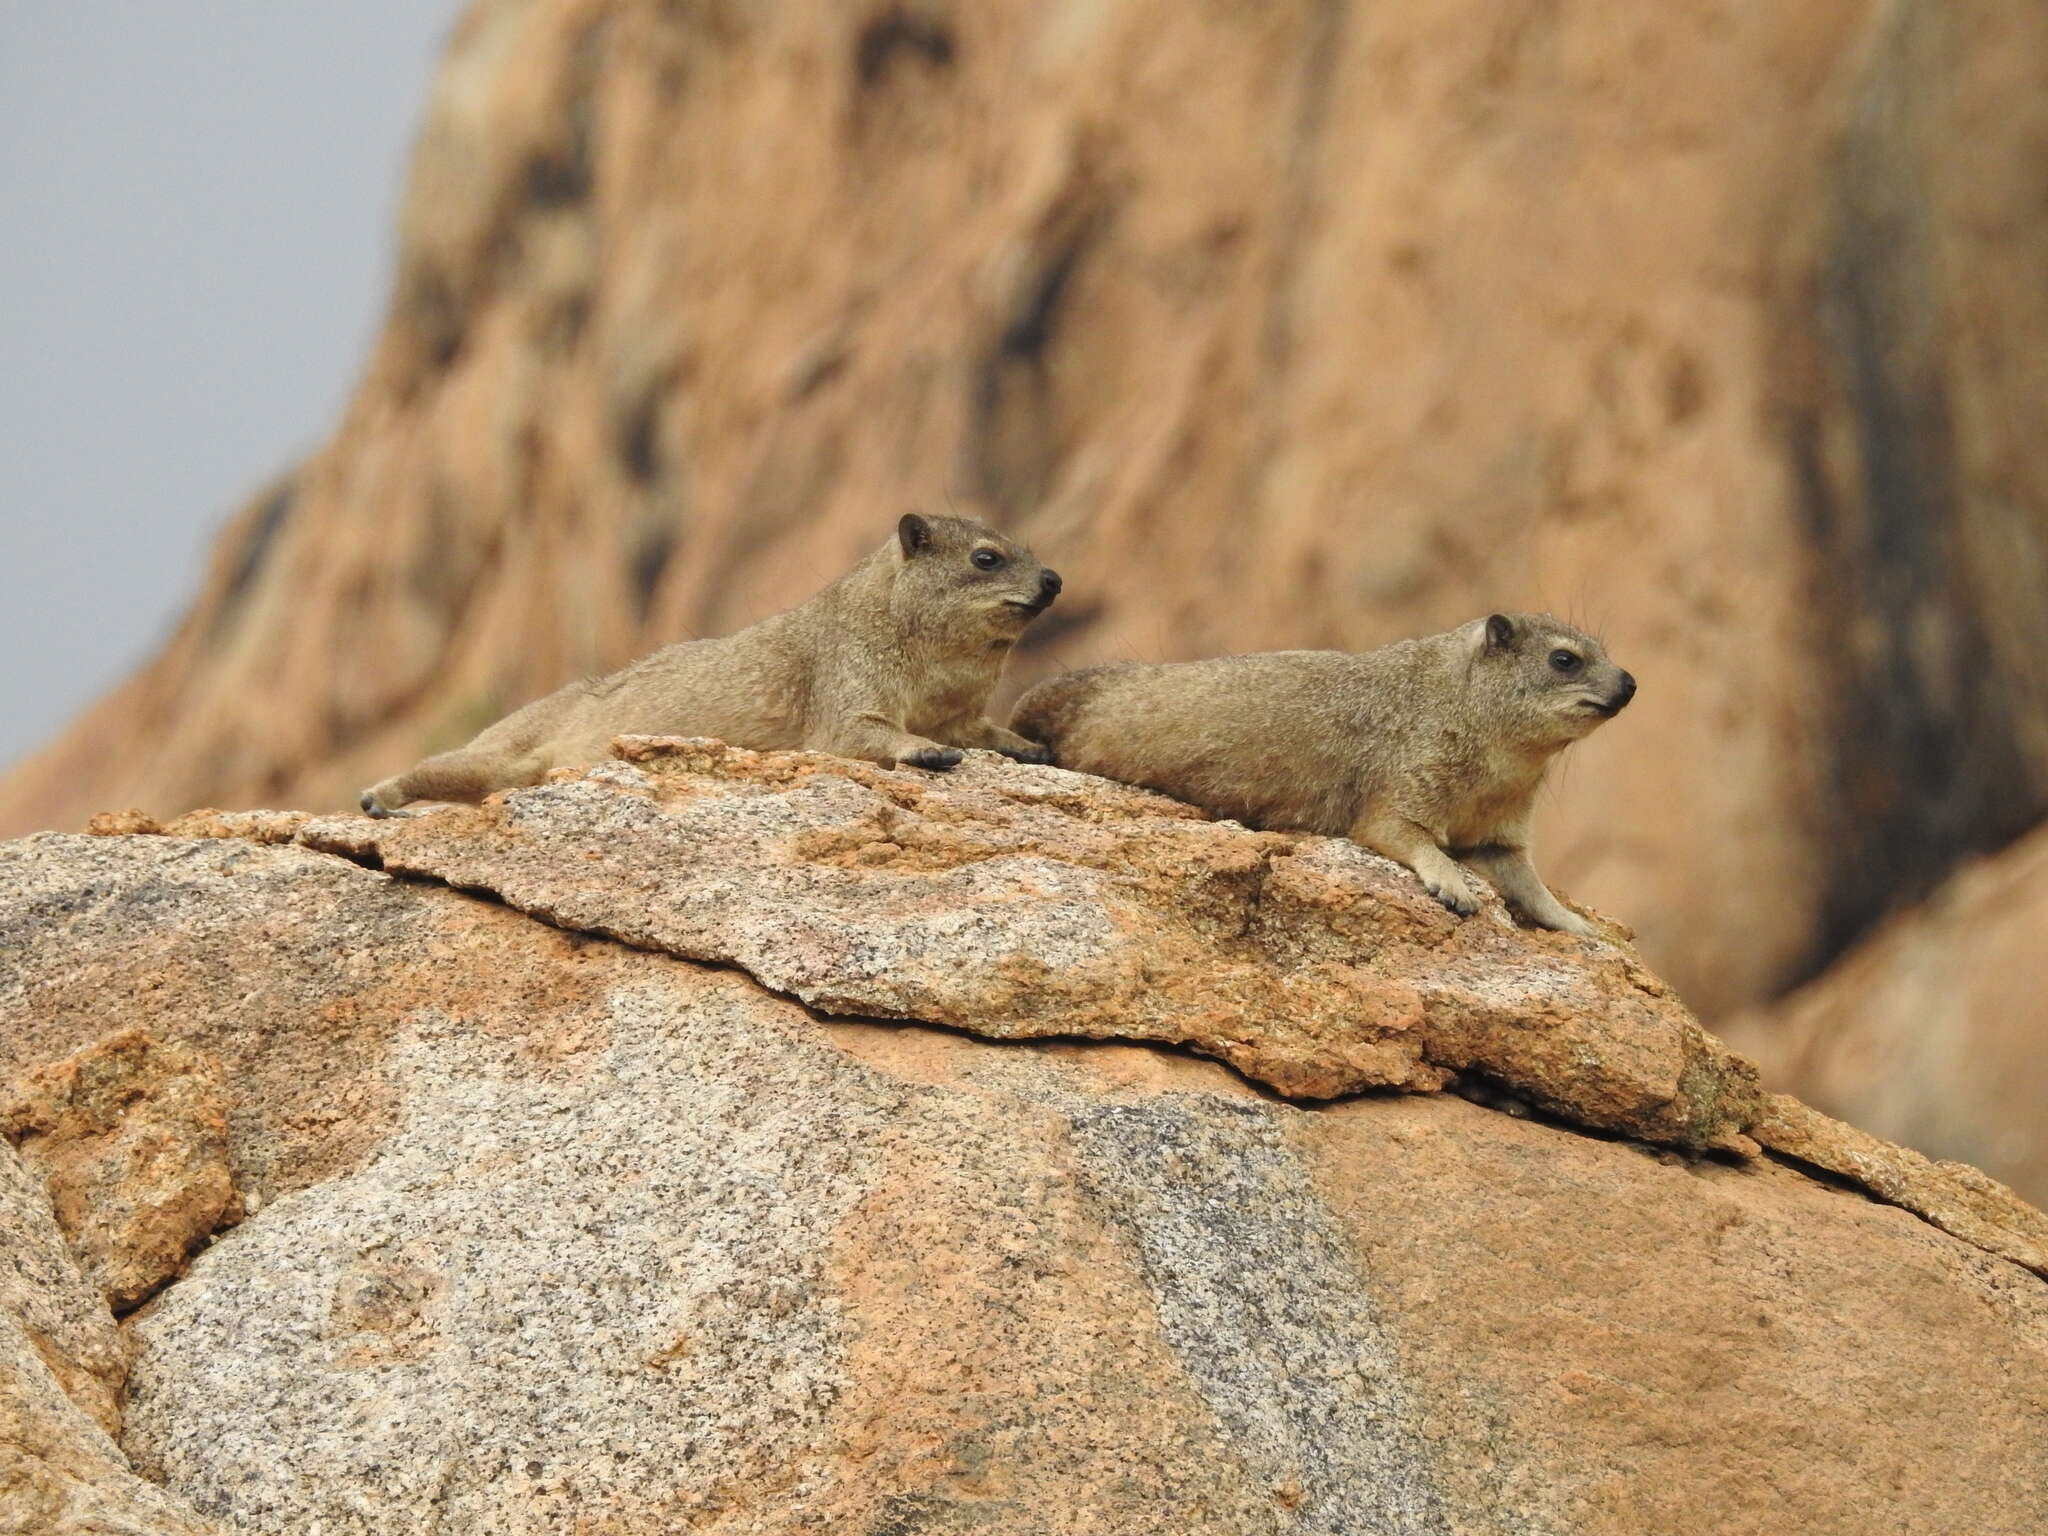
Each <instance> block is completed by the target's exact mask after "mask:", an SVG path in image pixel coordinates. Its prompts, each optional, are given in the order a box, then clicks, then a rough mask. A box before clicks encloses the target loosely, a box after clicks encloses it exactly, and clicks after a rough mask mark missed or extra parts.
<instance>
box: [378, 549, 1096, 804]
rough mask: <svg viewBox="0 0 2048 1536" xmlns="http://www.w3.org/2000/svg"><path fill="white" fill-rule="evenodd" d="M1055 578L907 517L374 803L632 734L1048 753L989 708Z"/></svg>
mask: <svg viewBox="0 0 2048 1536" xmlns="http://www.w3.org/2000/svg"><path fill="white" fill-rule="evenodd" d="M977 556H979V557H980V559H981V560H983V561H984V562H987V561H989V560H990V559H991V558H992V557H993V558H994V560H995V561H996V562H997V563H996V568H995V569H993V570H989V569H983V568H982V567H981V566H978V565H977V564H976V563H975V561H976V558H977ZM1059 587H1060V579H1059V576H1058V575H1057V574H1056V573H1055V572H1052V571H1049V570H1046V569H1045V568H1044V567H1042V566H1041V565H1040V564H1039V563H1038V559H1037V557H1036V556H1034V555H1033V554H1032V553H1031V551H1030V550H1028V549H1026V548H1024V547H1023V546H1022V545H1020V544H1014V543H1012V542H1010V541H1009V540H1008V539H1005V538H1004V537H1002V535H1000V534H998V533H995V532H993V531H992V530H990V529H988V528H985V527H983V526H982V525H981V524H979V523H975V522H970V521H968V520H966V519H964V518H956V517H931V518H926V517H919V516H918V515H917V514H916V513H909V514H906V515H905V516H904V518H903V519H902V521H901V522H900V523H899V524H898V525H897V532H896V537H894V538H892V539H891V540H890V541H889V542H888V543H887V544H886V545H884V546H883V547H882V548H880V549H878V550H876V551H875V552H874V553H873V554H871V555H869V556H868V557H867V558H866V559H865V560H863V561H861V563H860V564H859V565H857V566H855V567H854V568H853V569H852V570H851V571H850V572H848V573H847V574H846V575H845V576H842V577H841V578H840V579H839V580H837V581H835V582H834V583H832V585H831V586H829V587H827V588H825V590H824V591H822V592H820V593H819V594H818V595H817V596H816V597H814V598H812V599H811V600H810V601H809V602H807V603H805V604H804V605H803V606H802V607H799V608H792V609H790V610H789V611H788V612H787V613H778V614H776V615H775V616H774V617H772V618H767V619H763V620H761V622H760V623H758V624H754V625H751V626H749V627H748V628H746V629H743V630H741V631H740V632H739V633H738V634H735V635H727V636H725V637H723V638H722V639H717V640H686V641H683V642H682V643H681V644H678V645H671V646H667V647H665V648H664V649H662V650H659V651H656V652H655V653H654V654H653V655H651V656H647V657H644V658H642V659H641V660H639V661H636V662H634V663H633V664H632V665H631V666H628V667H625V668H623V669H622V670H620V671H617V672H614V673H612V674H611V675H610V676H609V677H601V678H587V679H585V680H583V681H581V682H576V683H571V684H569V685H568V686H567V687H566V688H561V689H558V690H557V691H556V692H554V693H551V694H549V695H548V696H547V697H546V698H544V699H537V700H535V701H534V702H533V703H531V704H528V705H527V706H526V707H525V708H524V709H521V710H518V711H516V712H515V713H513V714H511V715H508V716H506V717H505V718H504V719H503V720H500V721H499V722H498V723H497V724H496V725H493V726H491V727H489V728H488V729H487V730H485V731H483V732H482V733H480V734H479V735H478V736H477V738H476V739H475V740H474V741H472V742H470V743H469V745H467V746H465V747H459V748H457V749H456V750H454V751H452V752H443V753H441V754H440V755H439V756H436V757H430V758H428V759H426V760H425V761H424V762H422V763H420V764H418V765H417V766H416V767H413V768H411V769H409V770H407V771H406V772H404V773H401V774H398V775H395V776H394V777H392V778H389V779H386V780H385V781H384V782H383V783H381V784H378V785H376V786H375V787H373V788H371V789H367V790H365V791H364V792H363V797H362V806H363V809H364V810H366V811H368V812H369V813H370V814H371V815H372V816H382V815H388V814H390V813H391V811H392V810H393V809H394V808H395V807H397V806H401V805H403V804H405V803H406V802H407V801H409V800H480V799H482V798H483V797H484V796H485V795H487V794H490V793H491V792H492V791H494V790H499V789H509V788H514V787H516V786H519V785H524V784H537V783H539V782H540V780H541V779H542V777H543V776H545V775H546V774H547V773H548V771H549V770H550V769H554V768H564V767H573V766H580V765H582V764H585V763H592V762H595V761H597V760H598V759H600V758H602V757H604V756H605V755H606V753H607V751H608V749H609V747H610V744H611V740H612V738H613V737H614V736H622V735H650V736H715V737H718V738H720V739H721V740H724V741H727V742H730V743H731V744H732V745H734V746H738V747H752V748H756V749H759V750H764V751H765V750H769V749H773V748H785V749H795V748H802V749H807V750H810V751H817V752H836V753H838V754H840V755H841V756H844V757H864V758H867V759H869V760H870V761H873V762H877V763H882V764H884V765H888V764H892V763H910V764H913V765H915V766H917V767H920V768H933V769H944V768H951V767H952V766H953V765H954V764H955V763H958V762H959V761H960V758H961V751H960V749H961V748H963V747H986V748H990V749H992V750H994V751H997V752H1004V753H1007V754H1009V755H1010V756H1012V757H1019V758H1023V759H1026V760H1028V761H1037V762H1044V761H1046V760H1047V758H1046V755H1045V753H1044V752H1043V751H1042V749H1040V748H1039V747H1038V746H1037V744H1036V743H1034V742H1030V741H1026V740H1025V739H1024V738H1023V737H1022V736H1019V735H1017V734H1016V733H1015V732H1012V731H1007V730H1005V729H1003V727H1001V726H999V725H997V724H996V723H995V722H994V721H992V720H990V719H989V718H988V700H989V695H990V694H991V693H993V692H994V690H995V686H996V683H997V681H998V680H999V679H1000V678H1001V676H1002V671H1003V664H1004V662H1005V661H1007V660H1008V659H1009V654H1010V647H1011V646H1012V645H1014V644H1015V643H1016V640H1017V637H1018V635H1020V634H1021V633H1023V630H1024V626H1025V625H1026V624H1028V623H1030V622H1031V620H1032V619H1033V618H1035V617H1036V616H1037V615H1038V614H1039V613H1041V612H1043V611H1044V609H1045V607H1046V605H1047V604H1049V603H1050V602H1051V601H1052V599H1053V597H1054V596H1055V595H1056V594H1057V593H1058V591H1059Z"/></svg>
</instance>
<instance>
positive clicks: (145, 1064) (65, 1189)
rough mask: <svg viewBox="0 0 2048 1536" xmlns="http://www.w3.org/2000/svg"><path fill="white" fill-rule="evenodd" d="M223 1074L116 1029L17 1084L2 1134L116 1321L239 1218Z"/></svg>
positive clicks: (3, 1106)
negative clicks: (42, 1192)
mask: <svg viewBox="0 0 2048 1536" xmlns="http://www.w3.org/2000/svg"><path fill="white" fill-rule="evenodd" d="M227 1107H228V1101H227V1096H226V1093H225V1091H224V1089H223V1086H222V1083H221V1074H220V1064H219V1063H218V1062H217V1061H215V1060H213V1059H212V1058H211V1057H209V1056H207V1055H205V1054H204V1053H202V1052H198V1051H193V1050H190V1049H187V1048H185V1047H182V1046H164V1045H159V1044H158V1043H157V1042H156V1041H155V1040H153V1039H151V1038H150V1036H149V1035H148V1033H147V1032H146V1031H144V1030H140V1029H130V1030H124V1031H122V1032H121V1033H119V1034H116V1035H110V1036H108V1037H107V1038H106V1039H105V1040H102V1041H100V1042H99V1043H97V1044H95V1045H92V1046H90V1047H88V1048H87V1049H85V1050H83V1051H80V1052H79V1053H78V1054H77V1055H75V1056H69V1057H66V1058H64V1059H63V1060H62V1061H56V1062H50V1063H47V1064H45V1065H42V1066H39V1067H35V1068H32V1069H30V1070H29V1071H27V1072H24V1073H23V1074H21V1076H19V1077H17V1078H16V1079H15V1080H14V1083H13V1084H12V1085H11V1086H10V1087H8V1088H7V1089H6V1090H5V1091H4V1092H0V1136H5V1137H6V1138H7V1139H8V1140H9V1141H11V1142H13V1143H14V1145H15V1147H16V1148H17V1149H18V1150H19V1151H20V1153H21V1157H22V1160H23V1162H24V1163H26V1164H27V1166H28V1167H29V1168H30V1169H31V1170H32V1171H33V1172H34V1173H35V1174H36V1175H37V1176H38V1177H40V1178H41V1179H42V1180H43V1181H44V1183H45V1185H46V1186H47V1188H48V1190H49V1195H50V1203H51V1205H52V1207H53V1208H54V1210H55V1212H56V1216H57V1224H58V1226H60V1227H61V1228H62V1229H63V1231H64V1236H65V1237H66V1239H67V1240H68V1241H69V1242H70V1243H71V1246H72V1249H73V1251H74V1252H75V1253H76V1254H77V1255H78V1258H79V1262H80V1264H81V1265H82V1266H83V1268H84V1270H85V1274H86V1278H87V1279H89V1280H91V1281H92V1283H93V1284H95V1285H97V1286H98V1287H99V1288H100V1290H101V1291H102V1292H103V1293H104V1294H105V1296H106V1299H107V1302H108V1304H109V1305H110V1306H112V1307H113V1308H114V1310H115V1311H117V1312H125V1311H127V1310H128V1309H130V1308H132V1307H134V1306H135V1305H137V1304H138V1303H139V1302H141V1301H142V1300H144V1299H145V1298H146V1297H148V1296H149V1295H150V1293H151V1292H153V1291H155V1290H156V1289H157V1287H159V1286H161V1285H162V1284H163V1283H164V1282H165V1281H166V1280H169V1279H171V1278H172V1277H173V1276H175V1275H177V1274H178V1273H180V1272H181V1271H182V1270H183V1269H184V1267H185V1261H186V1259H187V1258H188V1257H190V1255H191V1254H192V1253H193V1252H195V1251H196V1250H197V1249H198V1248H199V1246H200V1245H201V1244H202V1243H204V1242H205V1241H206V1240H207V1239H208V1238H209V1237H211V1236H212V1235H213V1233H214V1232H215V1231H217V1230H218V1229H219V1228H221V1227H222V1226H225V1225H227V1224H229V1223H231V1222H234V1221H237V1220H239V1219H240V1218H241V1215H242V1202H241V1197H240V1196H239V1195H237V1194H236V1192H235V1185H234V1178H233V1175H232V1174H231V1173H230V1172H229V1169H228V1162H227Z"/></svg>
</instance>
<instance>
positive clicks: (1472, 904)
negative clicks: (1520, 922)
mask: <svg viewBox="0 0 2048 1536" xmlns="http://www.w3.org/2000/svg"><path fill="white" fill-rule="evenodd" d="M1351 840H1352V841H1353V842H1354V843H1358V844H1361V845H1362V846H1364V847H1367V848H1370V849H1371V850H1372V851H1373V852H1374V853H1378V854H1384V855H1385V856H1386V857H1387V858H1390V859H1392V860H1393V861H1394V862H1395V863H1396V864H1405V865H1407V866H1408V867H1409V868H1410V869H1412V870H1414V871H1415V873H1416V875H1417V876H1419V877H1420V878H1421V880H1422V884H1423V887H1424V889H1426V890H1427V891H1428V892H1429V894H1430V895H1432V896H1434V897H1435V898H1436V899H1437V900H1438V901H1440V902H1442V903H1443V904H1444V905H1445V906H1447V907H1449V908H1450V909H1451V910H1452V911H1453V912H1456V913H1457V914H1458V915H1459V916H1461V917H1470V916H1471V915H1472V914H1473V913H1474V912H1477V911H1478V910H1479V901H1478V898H1477V897H1475V896H1474V895H1473V894H1472V885H1471V882H1470V881H1468V880H1466V878H1465V872H1464V871H1463V870H1462V869H1460V868H1458V865H1457V861H1456V860H1454V859H1453V858H1452V857H1451V856H1450V855H1449V854H1447V853H1445V852H1444V851H1443V849H1442V848H1440V847H1438V846H1437V841H1436V839H1435V838H1434V837H1432V836H1431V835H1430V834H1429V831H1428V830H1427V829H1426V828H1424V827H1420V826H1418V825H1416V824H1415V823H1414V822H1412V821H1410V820H1408V818H1407V817H1405V816H1402V815H1399V814H1398V813H1396V812H1393V811H1384V810H1374V811H1368V812H1367V813H1366V814H1365V815H1363V816H1361V817H1359V818H1358V820H1357V821H1356V822H1355V823H1353V825H1352V828H1351ZM1546 894H1548V893H1546Z"/></svg>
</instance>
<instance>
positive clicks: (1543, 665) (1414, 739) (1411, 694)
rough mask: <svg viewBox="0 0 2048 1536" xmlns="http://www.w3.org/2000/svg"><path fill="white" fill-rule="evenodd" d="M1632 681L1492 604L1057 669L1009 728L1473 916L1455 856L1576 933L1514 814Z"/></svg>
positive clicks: (1583, 925)
mask: <svg viewBox="0 0 2048 1536" xmlns="http://www.w3.org/2000/svg"><path fill="white" fill-rule="evenodd" d="M1635 690H1636V683H1635V679H1634V678H1633V677H1631V676H1629V674H1628V673H1626V672H1624V671H1622V670H1621V669H1620V668H1619V667H1617V666H1615V665H1614V663H1613V662H1611V661H1609V660H1608V659H1607V653H1606V651H1605V650H1604V649H1603V648H1602V646H1601V644H1600V642H1599V641H1598V640H1596V639H1594V638H1593V637H1592V636H1591V635H1587V634H1582V633H1581V632H1580V631H1578V630H1576V629H1573V628H1572V627H1571V626H1570V625H1567V624H1561V623H1559V622H1558V621H1557V620H1556V619H1553V618H1551V617H1549V616H1548V615H1545V614H1527V613H1514V614H1507V613H1496V614H1493V615H1491V616H1490V617H1488V618H1485V619H1476V620H1474V621H1473V622H1472V623H1470V624H1466V625H1464V626H1462V627H1460V628H1458V629H1454V630H1451V631H1449V632H1448V633H1446V634H1441V635H1431V636H1428V637H1427V638H1425V639H1420V640H1404V641H1402V642H1400V643H1399V644H1396V645H1390V646H1387V647H1385V648H1384V649H1381V650H1377V651H1366V652H1363V653H1351V652H1346V651H1272V652H1267V653H1264V654H1259V655H1251V656H1218V657H1214V658H1212V659H1210V660H1207V661H1190V662H1175V663H1164V664H1155V665H1131V666H1117V667H1097V668H1093V669H1091V670H1089V671H1085V672H1072V673H1068V674H1067V675H1066V676H1064V677H1056V678H1053V679H1052V680H1051V681H1049V682H1045V683H1041V684H1040V685H1039V686H1038V687H1036V688H1034V689H1032V690H1031V691H1030V692H1029V693H1027V694H1025V696H1024V697H1023V698H1022V699H1021V700H1019V701H1018V705H1017V710H1016V713H1015V715H1014V717H1013V718H1012V721H1011V724H1012V725H1014V726H1015V727H1016V728H1017V729H1018V730H1019V731H1022V732H1024V733H1025V734H1027V735H1030V736H1033V737H1036V738H1037V739H1038V740H1040V741H1043V742H1045V743H1046V745H1048V746H1049V747H1051V748H1052V749H1053V753H1054V755H1055V757H1056V759H1057V761H1058V762H1059V763H1060V765H1061V766H1062V767H1066V768H1077V769H1080V770H1081V771H1083V772H1086V773H1099V774H1102V775H1103V776H1105V777H1107V778H1112V779H1121V780H1123V781H1124V782H1125V783H1129V784H1140V785H1144V786H1145V787H1147V788H1150V789H1157V790H1161V791H1163V792H1165V793H1166V794H1169V795H1173V796H1174V797H1176V798H1177V799H1181V800H1185V801H1187V802H1189V803H1190V804H1192V805H1198V806H1201V807H1202V808H1203V809H1204V810H1207V811H1209V812H1211V813H1212V814H1214V815H1218V816H1228V817H1232V818H1234V819H1236V820H1238V821H1242V822H1245V823H1247V824H1248V825H1250V826H1254V827H1265V828H1299V829H1303V830H1306V831H1311V832H1322V833H1325V834H1328V835H1331V836H1348V837H1350V838H1352V839H1353V840H1355V841H1357V842H1359V843H1362V844H1364V845H1365V846H1366V847H1368V848H1371V849H1372V850H1373V851H1374V852H1376V853H1381V854H1385V855H1386V856H1387V857H1388V858H1391V859H1394V860H1397V861H1398V862H1400V863H1402V864H1405V865H1407V866H1408V867H1409V868H1410V869H1412V870H1414V871H1415V873H1416V874H1417V875H1419V876H1420V877H1421V879H1422V882H1423V884H1424V885H1425V886H1427V887H1428V889H1429V891H1430V894H1431V895H1433V896H1435V897H1436V898H1437V899H1438V900H1439V901H1441V902H1443V903H1444V904H1445V905H1446V906H1448V907H1450V908H1451V909H1452V910H1453V911H1456V912H1461V913H1469V912H1474V911H1477V910H1478V903H1477V902H1476V901H1475V900H1474V899H1473V895H1472V890H1471V887H1470V885H1469V884H1468V883H1467V882H1466V879H1465V876H1464V874H1463V873H1462V872H1461V871H1460V870H1459V868H1458V866H1457V864H1456V863H1454V862H1453V859H1452V855H1456V856H1457V857H1458V858H1460V859H1462V860H1464V861H1465V862H1466V863H1467V864H1470V865H1473V866H1474V867H1476V868H1478V869H1480V870H1481V871H1482V872H1483V873H1485V874H1487V875H1488V876H1490V877H1491V878H1492V880H1493V882H1494V884H1495V885H1496V886H1498V887H1499V888H1500V891H1501V894H1502V895H1503V896H1505V897H1506V898H1507V899H1508V901H1509V902H1511V903H1512V904H1513V905H1514V906H1516V907H1517V908H1518V909H1520V911H1521V912H1522V913H1523V915H1525V916H1526V917H1528V918H1529V919H1530V920H1532V921H1533V922H1536V923H1539V924H1541V925H1542V926H1544V927H1546V928H1562V929H1565V930H1567V931H1569V932H1572V933H1581V934H1590V933H1591V932H1592V931H1593V930H1592V928H1591V926H1590V925H1589V924H1587V922H1586V921H1585V920H1584V919H1583V918H1581V917H1580V916H1579V915H1578V914H1577V913H1575V912H1573V911H1571V910H1570V909H1569V908H1567V907H1565V906H1564V904H1563V903H1561V902H1559V901H1558V900H1557V898H1556V897H1555V896H1553V895H1552V894H1551V893H1550V890H1549V888H1548V887H1547V886H1545V885H1544V884H1543V882H1542V880H1541V879H1540V878H1538V876H1537V874H1536V871H1535V868H1534V866H1533V865H1532V864H1531V863H1530V862H1529V853H1528V847H1529V816H1530V812H1531V809H1532V808H1533V806H1534V803H1535V799H1536V792H1537V790H1538V789H1539V788H1540V787H1541V785H1542V782H1543V775H1544V773H1545V771H1546V770H1547V769H1548V767H1549V764H1550V760H1551V759H1552V758H1553V757H1555V756H1556V755H1557V753H1559V752H1560V751H1562V750H1563V749H1564V748H1565V747H1567V746H1569V745H1571V743H1573V742H1574V741H1577V740H1578V739H1579V738H1580V737H1582V736H1584V735H1586V734H1587V733H1588V732H1590V731H1592V730H1593V729H1594V728H1595V727H1597V726H1598V725H1600V724H1601V723H1602V722H1603V721H1605V720H1609V719H1611V718H1613V716H1614V715H1615V714H1617V713H1618V712H1619V711H1620V710H1621V708H1622V707H1623V706H1624V705H1625V704H1627V703H1628V701H1629V699H1630V698H1631V697H1633V696H1634V694H1635Z"/></svg>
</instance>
